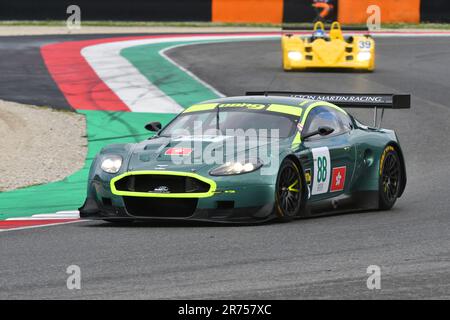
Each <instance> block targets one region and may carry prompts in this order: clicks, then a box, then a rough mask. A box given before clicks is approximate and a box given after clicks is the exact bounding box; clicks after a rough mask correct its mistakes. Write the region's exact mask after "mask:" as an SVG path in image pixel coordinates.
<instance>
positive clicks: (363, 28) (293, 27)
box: [281, 24, 370, 32]
mask: <svg viewBox="0 0 450 320" xmlns="http://www.w3.org/2000/svg"><path fill="white" fill-rule="evenodd" d="M324 29H327V30H330V29H331V24H325V25H324ZM281 30H283V31H284V30H286V31H311V30H314V25H313V24H298V25H295V24H288V25H282V26H281ZM341 30H342V31H365V32H369V31H370V29H369V28H368V27H367V26H341Z"/></svg>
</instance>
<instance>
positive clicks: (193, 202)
mask: <svg viewBox="0 0 450 320" xmlns="http://www.w3.org/2000/svg"><path fill="white" fill-rule="evenodd" d="M123 200H124V203H125V209H126V210H127V212H128V213H129V214H131V215H133V216H136V217H153V218H187V217H190V216H192V215H193V214H194V211H195V209H196V208H197V201H198V200H197V199H196V198H189V199H167V198H144V197H123Z"/></svg>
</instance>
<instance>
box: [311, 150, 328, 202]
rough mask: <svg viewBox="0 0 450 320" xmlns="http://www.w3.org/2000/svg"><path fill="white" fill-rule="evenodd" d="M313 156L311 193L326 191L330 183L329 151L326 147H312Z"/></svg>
mask: <svg viewBox="0 0 450 320" xmlns="http://www.w3.org/2000/svg"><path fill="white" fill-rule="evenodd" d="M312 154H313V158H314V181H313V186H312V192H311V193H312V194H313V195H315V194H321V193H325V192H328V186H329V185H330V171H331V170H330V166H331V163H330V151H329V150H328V148H327V147H323V148H314V149H312Z"/></svg>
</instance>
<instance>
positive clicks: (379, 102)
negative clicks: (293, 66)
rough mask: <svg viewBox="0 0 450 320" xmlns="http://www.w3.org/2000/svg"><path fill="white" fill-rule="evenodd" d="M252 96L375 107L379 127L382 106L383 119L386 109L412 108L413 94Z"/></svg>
mask: <svg viewBox="0 0 450 320" xmlns="http://www.w3.org/2000/svg"><path fill="white" fill-rule="evenodd" d="M246 95H248V96H250V95H252V96H282V97H291V98H301V99H309V100H316V101H325V102H330V103H333V104H335V105H337V106H339V107H343V108H365V109H367V108H368V109H374V127H377V119H378V115H377V111H378V108H382V113H381V119H380V123H379V124H378V127H379V126H381V122H382V120H383V115H384V109H385V108H388V109H410V108H411V95H409V94H385V93H380V94H373V93H348V94H347V93H318V92H294V91H249V92H246Z"/></svg>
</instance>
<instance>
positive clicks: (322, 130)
mask: <svg viewBox="0 0 450 320" xmlns="http://www.w3.org/2000/svg"><path fill="white" fill-rule="evenodd" d="M333 132H334V129H333V128H330V127H325V126H324V127H319V129H317V130H316V131H313V132H310V133H307V134H305V135H304V136H303V137H302V138H303V139H307V138H310V137H313V136H316V135H320V136H327V135H329V134H330V133H333Z"/></svg>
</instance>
